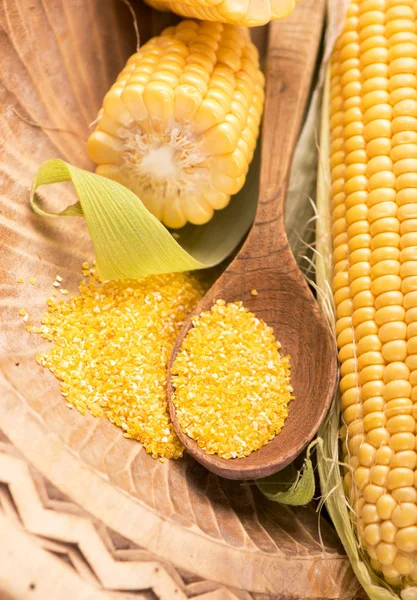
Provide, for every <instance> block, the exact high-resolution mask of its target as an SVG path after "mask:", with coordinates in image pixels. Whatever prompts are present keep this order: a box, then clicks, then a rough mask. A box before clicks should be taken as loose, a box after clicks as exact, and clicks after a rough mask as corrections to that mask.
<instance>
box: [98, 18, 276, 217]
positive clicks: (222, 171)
mask: <svg viewBox="0 0 417 600" xmlns="http://www.w3.org/2000/svg"><path fill="white" fill-rule="evenodd" d="M263 103H264V76H263V74H262V72H261V70H260V68H259V58H258V52H257V49H256V48H255V46H254V45H253V44H252V42H251V40H250V36H249V32H248V30H247V29H245V28H241V27H237V26H233V25H222V24H221V23H210V22H204V21H202V22H198V21H191V20H185V21H182V22H181V23H180V24H179V25H177V26H176V27H169V28H168V29H165V31H163V32H162V34H161V35H160V36H158V37H155V38H153V39H151V40H150V41H149V42H147V43H146V44H145V45H144V46H142V48H141V49H140V51H139V52H138V53H136V54H134V55H133V56H131V57H130V58H129V60H128V61H127V63H126V66H125V68H124V69H123V70H122V72H121V73H120V74H119V76H118V78H117V80H116V82H115V83H114V85H113V86H112V88H111V89H110V91H109V92H108V93H107V94H106V96H105V98H104V101H103V107H102V109H101V110H100V112H99V115H98V123H97V127H96V130H95V131H94V132H93V133H92V134H91V135H90V138H89V140H88V153H89V156H90V158H91V159H92V160H93V161H94V162H95V163H97V169H96V173H97V174H99V175H103V176H105V177H109V178H111V179H113V180H115V181H118V182H119V183H122V184H123V185H125V186H126V187H128V188H129V189H131V190H132V191H133V192H134V193H135V194H136V195H137V196H138V197H139V198H140V199H141V200H142V202H143V203H144V205H145V206H146V208H148V210H149V211H151V212H152V213H153V214H154V215H155V216H156V217H157V218H158V219H159V220H160V221H161V222H163V223H164V224H165V225H166V226H168V227H171V228H174V229H176V228H180V227H183V226H184V225H185V224H186V223H187V222H190V223H193V224H196V225H200V224H204V223H207V222H208V221H209V220H210V219H211V218H212V217H213V214H214V211H215V210H219V209H222V208H225V207H226V206H227V205H228V203H229V201H230V197H231V196H232V195H234V194H236V193H237V192H239V191H240V189H241V188H242V187H243V185H244V182H245V179H246V174H247V171H248V167H249V164H250V162H251V160H252V157H253V153H254V150H255V146H256V141H257V138H258V134H259V126H260V120H261V115H262V109H263Z"/></svg>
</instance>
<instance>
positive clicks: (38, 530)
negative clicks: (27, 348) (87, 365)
mask: <svg viewBox="0 0 417 600" xmlns="http://www.w3.org/2000/svg"><path fill="white" fill-rule="evenodd" d="M0 483H1V486H0V511H1V513H2V515H3V517H4V518H6V519H7V520H9V521H10V523H12V524H13V525H14V527H16V528H20V529H22V528H23V529H24V530H25V531H26V532H27V533H28V534H31V535H32V536H36V540H37V543H38V545H39V546H40V547H41V548H43V549H44V550H46V551H49V552H51V553H53V554H55V555H57V556H60V557H63V559H64V560H65V562H66V563H67V564H68V565H70V566H71V567H72V568H73V569H74V570H75V571H76V572H77V574H78V575H79V576H80V577H81V578H82V579H85V580H86V581H88V582H90V583H92V584H95V585H97V583H99V585H100V586H102V588H103V589H105V590H132V591H133V590H134V591H138V590H143V591H144V593H145V596H144V597H147V596H146V590H151V591H152V592H153V594H154V595H155V596H157V598H158V599H159V600H174V599H176V600H187V598H191V597H192V598H194V599H195V600H234V599H236V600H251V598H253V596H251V595H250V594H248V593H247V592H242V591H239V590H237V591H236V592H234V591H233V590H229V589H227V588H225V587H224V586H221V585H218V584H216V583H212V582H207V581H196V580H194V581H193V578H191V582H190V583H188V584H187V583H186V582H185V581H184V580H183V579H182V578H181V576H180V575H179V573H178V572H177V571H176V570H175V569H174V568H173V567H172V566H171V565H169V564H164V563H163V562H161V561H160V560H158V559H157V558H156V557H155V556H153V555H152V554H151V553H150V552H147V551H146V550H143V549H139V548H137V547H135V546H134V547H133V548H128V549H125V550H118V549H117V548H116V547H115V546H114V544H113V541H112V538H111V535H110V534H109V532H108V530H107V528H106V527H105V526H104V525H102V524H101V523H99V522H97V521H96V520H94V519H92V518H91V516H90V515H87V514H85V512H84V511H82V509H80V508H79V507H77V506H76V505H74V504H72V503H71V502H68V500H51V499H50V498H49V496H48V490H47V487H46V485H45V481H44V479H43V478H42V477H41V476H40V475H39V473H37V472H36V470H34V469H33V468H30V467H29V465H28V463H27V462H26V461H24V460H23V459H22V458H20V457H19V456H18V455H17V453H16V451H15V450H14V449H13V447H12V446H10V445H6V444H4V443H3V444H1V445H0ZM129 545H130V546H131V544H129ZM61 560H62V558H61ZM3 568H4V565H3ZM1 571H2V568H1V567H0V575H2V576H3V577H4V574H5V573H4V571H3V572H1ZM149 597H151V596H149Z"/></svg>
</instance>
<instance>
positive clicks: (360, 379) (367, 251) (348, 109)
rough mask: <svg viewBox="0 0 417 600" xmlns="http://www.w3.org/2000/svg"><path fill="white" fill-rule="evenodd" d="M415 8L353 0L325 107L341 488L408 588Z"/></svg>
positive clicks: (416, 258) (415, 299)
mask: <svg viewBox="0 0 417 600" xmlns="http://www.w3.org/2000/svg"><path fill="white" fill-rule="evenodd" d="M416 10H417V4H416V3H415V2H414V1H413V0H352V2H351V4H350V6H349V8H348V12H347V16H346V21H345V24H344V29H343V33H342V35H341V36H340V38H339V40H338V41H337V43H336V46H335V50H334V54H333V57H332V64H331V107H330V115H331V118H330V132H331V156H330V162H331V165H330V166H331V182H332V185H331V201H332V211H333V213H332V221H333V232H332V233H333V245H334V254H333V262H334V279H333V291H334V300H335V305H336V317H337V325H336V328H337V336H338V337H337V341H338V346H339V349H340V350H339V358H340V363H341V382H340V391H341V394H342V399H341V402H342V415H343V425H342V429H341V438H342V440H343V457H344V462H345V463H346V464H347V467H346V473H345V478H344V482H345V490H346V494H347V497H348V500H349V503H350V506H351V507H352V513H353V515H354V517H353V518H354V521H355V525H356V528H357V532H358V537H359V540H360V542H361V544H362V545H363V547H364V548H365V549H366V551H367V553H368V555H369V556H370V558H371V565H372V567H373V568H374V569H375V570H376V571H378V572H382V574H383V576H384V578H385V580H386V581H387V582H388V583H389V584H391V585H395V586H401V587H403V588H404V587H409V589H410V588H413V585H415V584H416V583H417V489H416V486H417V471H416V463H417V454H416V419H417V30H416V23H417V21H416ZM415 592H417V588H416V589H415ZM413 593H414V591H413ZM411 597H413V598H414V597H416V596H414V595H413V596H407V598H411Z"/></svg>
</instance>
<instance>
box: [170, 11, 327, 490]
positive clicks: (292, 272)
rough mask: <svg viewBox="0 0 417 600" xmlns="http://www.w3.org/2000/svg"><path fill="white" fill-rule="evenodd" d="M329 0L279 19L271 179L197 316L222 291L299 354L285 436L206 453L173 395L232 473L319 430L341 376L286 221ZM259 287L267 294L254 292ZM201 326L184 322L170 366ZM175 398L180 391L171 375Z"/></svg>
mask: <svg viewBox="0 0 417 600" xmlns="http://www.w3.org/2000/svg"><path fill="white" fill-rule="evenodd" d="M325 4H326V3H325V0H303V2H300V3H299V4H298V5H297V7H296V9H295V11H294V12H293V14H292V15H291V16H290V17H289V18H288V19H285V20H284V21H281V22H275V23H271V24H270V26H269V44H268V55H267V71H266V104H265V113H264V118H263V123H264V124H263V135H262V154H261V165H262V166H261V182H260V190H259V202H258V209H257V213H256V217H255V223H254V225H253V228H252V230H251V232H250V234H249V236H248V238H247V240H246V242H245V244H244V245H243V247H242V249H241V250H240V252H239V253H238V255H237V256H236V258H235V259H234V260H233V261H232V262H231V263H230V265H229V266H228V267H227V269H226V270H225V271H224V273H223V274H222V275H221V276H220V278H219V279H218V280H217V281H216V283H215V284H214V286H213V287H212V288H211V289H210V290H209V292H208V293H207V295H206V296H205V297H204V298H203V300H202V301H201V302H200V303H199V305H198V306H197V308H196V310H195V312H194V313H193V314H198V313H200V312H202V311H204V310H209V309H210V308H211V306H212V305H213V302H214V301H215V300H216V299H218V298H222V299H223V300H226V301H227V302H234V301H239V300H242V301H243V303H244V306H246V308H248V309H249V310H252V311H254V312H255V314H256V315H257V316H258V317H259V318H261V319H263V320H265V321H266V322H267V323H268V325H271V326H272V327H273V328H274V331H275V337H276V338H277V340H278V341H279V342H281V344H282V352H283V354H289V355H290V357H291V384H292V386H293V388H294V396H295V400H293V401H292V402H291V403H290V405H289V415H288V418H287V420H286V421H285V424H284V427H283V429H282V431H281V432H280V434H279V435H278V436H276V437H275V438H274V439H273V440H272V441H271V442H269V444H267V445H266V446H263V447H262V448H261V449H260V450H257V451H256V452H252V454H250V455H249V456H247V457H245V458H240V459H235V460H226V459H223V458H220V457H219V456H218V455H216V454H206V452H204V450H202V449H201V448H199V446H198V445H197V442H196V441H195V440H192V439H191V438H189V437H188V436H187V435H186V434H185V433H184V432H183V431H182V430H181V426H180V424H179V423H178V420H177V418H176V414H175V406H174V404H173V402H172V401H170V413H171V418H172V421H173V423H174V426H175V429H176V432H177V434H178V436H179V438H180V439H181V442H182V443H183V445H184V446H185V448H186V449H187V451H188V452H189V453H191V454H192V456H194V458H195V459H196V460H198V462H200V463H201V464H202V465H204V466H205V467H206V468H207V469H209V470H210V471H212V472H213V473H216V474H217V475H221V476H222V477H227V478H230V479H249V478H259V477H264V476H267V475H271V474H272V473H276V472H277V471H279V470H281V469H283V468H284V467H285V466H286V465H288V464H289V463H291V462H292V461H293V460H294V459H295V458H296V457H297V456H298V455H299V453H300V452H301V451H302V450H303V448H305V446H306V445H307V443H308V442H309V441H310V440H311V439H312V438H313V436H314V434H315V433H316V432H317V430H318V428H319V426H320V424H321V422H322V420H323V418H324V417H325V415H326V413H327V410H328V408H329V406H330V402H331V400H332V398H333V396H334V391H335V387H336V383H337V349H336V345H335V341H334V339H333V336H332V335H331V333H330V331H329V329H328V327H327V325H326V323H325V320H324V318H323V316H322V314H321V312H320V310H319V308H318V305H317V303H316V301H315V299H314V298H313V295H312V293H311V291H310V290H309V288H308V286H307V284H306V281H305V278H304V276H303V275H302V274H301V272H300V270H299V268H298V266H297V263H296V261H295V259H294V256H293V254H292V252H291V250H290V247H289V244H288V238H287V235H286V231H285V224H284V210H285V197H286V191H287V185H288V179H289V174H290V167H291V160H292V156H293V153H294V149H295V145H296V142H297V139H298V135H299V131H300V128H301V123H302V118H303V115H304V113H305V110H306V106H307V101H308V96H309V91H310V87H311V80H312V77H313V73H314V70H315V65H316V56H317V52H318V48H319V43H320V40H321V34H322V26H323V19H324V11H325ZM253 289H256V290H257V291H258V295H257V296H253V295H252V294H251V290H253ZM191 327H192V323H191V317H190V319H188V320H187V322H186V323H185V324H184V327H183V329H182V331H181V332H180V335H179V336H178V339H177V342H176V345H175V347H174V350H173V353H172V356H171V362H170V366H172V364H173V362H174V360H175V356H176V354H177V352H178V350H179V349H180V347H181V344H182V341H183V339H184V337H185V335H186V334H187V332H188V331H189V329H190V328H191ZM168 394H169V398H170V399H171V396H172V394H173V387H172V382H171V378H170V376H169V377H168Z"/></svg>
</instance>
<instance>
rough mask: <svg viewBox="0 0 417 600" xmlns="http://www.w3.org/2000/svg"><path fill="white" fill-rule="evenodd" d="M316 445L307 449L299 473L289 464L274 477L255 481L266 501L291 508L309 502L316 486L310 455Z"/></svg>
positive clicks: (312, 443)
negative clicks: (287, 505)
mask: <svg viewBox="0 0 417 600" xmlns="http://www.w3.org/2000/svg"><path fill="white" fill-rule="evenodd" d="M316 444H317V442H316V441H314V442H311V444H310V445H309V447H308V448H307V451H306V457H305V459H304V464H303V467H302V469H301V470H300V471H298V472H297V469H296V468H295V467H294V465H293V464H291V465H288V467H285V469H283V470H282V471H280V472H279V473H277V474H276V475H271V476H270V477H264V478H263V479H258V480H257V481H256V485H257V486H258V488H259V489H260V490H261V492H262V493H263V494H264V495H265V496H266V497H267V498H268V500H272V501H273V502H278V503H279V504H289V505H291V506H304V505H305V504H308V503H309V502H311V500H312V499H313V496H314V491H315V487H316V484H315V479H314V468H313V463H312V462H311V458H310V454H311V451H312V449H313V447H314V446H315V445H316ZM288 482H292V483H288Z"/></svg>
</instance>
